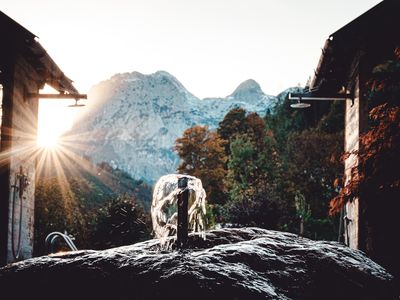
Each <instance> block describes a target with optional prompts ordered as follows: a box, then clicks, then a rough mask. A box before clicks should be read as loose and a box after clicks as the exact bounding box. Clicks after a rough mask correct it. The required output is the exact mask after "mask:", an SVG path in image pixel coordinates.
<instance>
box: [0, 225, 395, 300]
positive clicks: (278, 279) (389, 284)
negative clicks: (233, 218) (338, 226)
mask: <svg viewBox="0 0 400 300" xmlns="http://www.w3.org/2000/svg"><path fill="white" fill-rule="evenodd" d="M169 242H170V245H169V246H170V248H171V250H168V251H166V250H161V249H160V245H159V242H158V240H150V241H146V242H142V243H138V244H134V245H131V246H124V247H118V248H114V249H109V250H104V251H93V250H83V251H76V252H68V253H58V254H55V255H51V256H43V257H38V258H33V259H29V260H25V261H22V262H19V263H15V264H11V265H8V266H5V267H3V268H2V269H0V292H1V293H2V295H9V297H10V299H11V297H12V298H13V299H14V298H15V299H21V298H23V299H189V300H191V299H352V300H355V299H398V298H397V295H396V293H397V292H396V290H395V289H396V284H395V281H394V279H393V277H392V276H391V275H390V274H388V273H387V272H386V271H385V270H384V269H383V268H382V267H381V266H379V265H378V264H376V263H374V262H373V261H372V260H370V259H368V258H367V257H366V256H365V255H364V254H363V253H362V252H361V251H354V250H351V249H349V248H348V247H345V246H343V245H341V244H339V243H336V242H326V241H312V240H309V239H306V238H302V237H300V236H297V235H295V234H290V233H283V232H278V231H271V230H263V229H259V228H241V229H220V230H213V231H210V232H208V233H207V239H206V240H205V241H204V240H202V239H201V238H199V237H198V236H196V235H191V236H190V244H191V249H189V250H185V251H177V250H174V247H175V240H174V239H173V238H171V239H170V240H169Z"/></svg>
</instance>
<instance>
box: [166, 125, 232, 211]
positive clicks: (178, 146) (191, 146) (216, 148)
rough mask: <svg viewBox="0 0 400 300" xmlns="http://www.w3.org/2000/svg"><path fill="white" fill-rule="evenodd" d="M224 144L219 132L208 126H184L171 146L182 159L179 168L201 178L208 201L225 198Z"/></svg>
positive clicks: (223, 201) (213, 202) (218, 201)
mask: <svg viewBox="0 0 400 300" xmlns="http://www.w3.org/2000/svg"><path fill="white" fill-rule="evenodd" d="M223 145H224V144H223V141H222V139H221V138H220V137H219V135H218V134H217V133H216V132H215V131H211V130H209V129H208V127H207V126H204V127H203V126H194V127H192V128H189V129H186V130H185V132H184V133H183V136H182V137H181V138H178V139H177V140H176V142H175V147H174V149H175V151H177V153H178V155H179V156H180V158H181V159H182V162H181V164H180V165H179V167H178V171H179V172H180V173H182V174H188V175H192V176H195V177H198V178H200V179H201V181H202V183H203V187H204V189H205V190H206V193H207V198H208V202H209V203H211V204H222V203H225V201H226V189H225V186H224V178H225V174H226V171H225V168H224V166H225V162H226V156H225V153H224V146H223Z"/></svg>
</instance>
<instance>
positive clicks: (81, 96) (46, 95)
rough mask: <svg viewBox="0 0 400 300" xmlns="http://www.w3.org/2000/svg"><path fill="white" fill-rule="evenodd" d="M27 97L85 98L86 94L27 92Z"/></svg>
mask: <svg viewBox="0 0 400 300" xmlns="http://www.w3.org/2000/svg"><path fill="white" fill-rule="evenodd" d="M27 96H28V98H39V99H87V94H40V93H39V94H36V93H28V95H27Z"/></svg>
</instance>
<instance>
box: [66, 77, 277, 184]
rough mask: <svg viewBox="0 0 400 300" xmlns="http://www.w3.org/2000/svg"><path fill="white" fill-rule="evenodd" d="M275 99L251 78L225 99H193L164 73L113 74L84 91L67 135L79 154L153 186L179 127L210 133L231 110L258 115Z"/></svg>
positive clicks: (170, 163) (172, 163)
mask: <svg viewBox="0 0 400 300" xmlns="http://www.w3.org/2000/svg"><path fill="white" fill-rule="evenodd" d="M278 101H279V99H278V98H277V97H276V96H271V95H266V94H265V93H264V92H263V91H262V90H261V87H260V86H259V84H258V83H257V82H256V81H255V80H253V79H249V80H246V81H244V82H242V83H241V84H240V85H239V86H238V87H237V88H236V89H235V90H234V92H233V93H232V94H231V95H229V96H227V97H225V98H204V99H199V98H197V97H196V96H194V95H193V94H191V93H190V92H189V91H188V90H187V89H186V88H185V87H184V86H183V84H182V83H181V82H180V81H179V80H178V79H177V78H176V77H174V76H173V75H171V74H170V73H168V72H166V71H157V72H155V73H152V74H147V75H146V74H142V73H139V72H130V73H119V74H115V75H113V76H112V77H111V78H110V79H108V80H104V81H101V82H100V83H98V84H96V85H95V86H94V87H93V88H92V89H91V90H90V92H89V101H88V106H87V111H88V112H87V114H86V117H85V115H82V116H81V118H80V121H79V123H78V124H77V125H75V126H74V127H73V128H72V130H71V131H70V132H69V134H71V135H73V136H76V137H78V140H77V142H78V143H79V144H80V145H81V146H83V147H84V148H83V149H84V151H83V153H82V155H85V156H89V157H91V159H92V160H93V161H94V162H96V163H99V162H102V161H104V162H107V163H109V164H110V165H111V166H112V167H114V168H119V169H121V170H124V171H126V172H127V173H129V174H130V175H131V176H132V177H133V178H135V179H141V180H144V181H146V182H148V183H153V182H155V181H156V180H157V179H158V178H159V177H161V176H162V175H165V174H168V173H174V172H175V170H176V168H177V166H178V164H179V157H178V156H177V155H176V153H174V152H173V145H174V142H175V140H176V138H177V137H180V136H182V134H183V132H184V130H185V129H187V128H189V127H192V126H194V125H208V126H209V127H210V128H211V129H214V128H216V127H217V126H218V123H219V122H220V121H222V119H223V117H224V116H225V115H226V113H228V112H229V111H230V110H231V109H233V108H235V107H242V108H244V109H246V110H247V111H251V112H257V113H259V114H260V115H264V114H265V113H266V112H268V111H272V110H273V109H274V106H275V105H276V103H277V102H278Z"/></svg>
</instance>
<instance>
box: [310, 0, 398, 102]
mask: <svg viewBox="0 0 400 300" xmlns="http://www.w3.org/2000/svg"><path fill="white" fill-rule="evenodd" d="M399 16H400V1H398V0H385V1H382V2H380V3H379V4H377V5H376V6H374V7H373V8H371V9H370V10H368V11H367V12H365V13H364V14H362V15H361V16H359V17H358V18H356V19H354V20H353V21H351V22H350V23H348V24H347V25H345V26H343V27H342V28H340V29H339V30H337V31H336V32H334V33H332V34H331V35H330V36H329V38H328V39H327V41H326V42H325V45H324V48H323V50H322V55H321V57H320V60H319V63H318V66H317V69H316V72H315V76H314V78H313V81H312V83H311V85H310V88H311V89H312V90H317V91H318V92H321V93H325V94H326V93H338V92H339V91H341V90H342V87H347V86H348V83H349V82H351V81H352V80H353V79H354V76H356V74H357V71H358V70H359V63H360V61H363V63H364V66H363V67H365V68H368V67H372V66H374V65H376V64H377V63H380V62H381V61H380V60H382V59H384V58H385V57H390V55H391V54H392V53H393V50H394V48H395V47H396V46H400V17H399ZM361 56H364V57H366V59H364V60H363V59H362V58H361ZM365 64H367V65H365Z"/></svg>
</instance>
